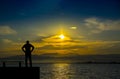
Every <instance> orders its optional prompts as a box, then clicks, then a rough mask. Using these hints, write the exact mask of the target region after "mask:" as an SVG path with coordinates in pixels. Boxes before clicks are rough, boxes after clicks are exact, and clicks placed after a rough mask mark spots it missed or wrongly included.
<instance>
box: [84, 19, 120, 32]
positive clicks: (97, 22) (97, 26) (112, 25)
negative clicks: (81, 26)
mask: <svg viewBox="0 0 120 79" xmlns="http://www.w3.org/2000/svg"><path fill="white" fill-rule="evenodd" d="M85 26H87V27H88V28H89V29H90V31H91V32H92V33H101V32H103V31H116V30H118V31H119V30H120V20H114V21H113V20H104V19H98V18H88V19H85Z"/></svg>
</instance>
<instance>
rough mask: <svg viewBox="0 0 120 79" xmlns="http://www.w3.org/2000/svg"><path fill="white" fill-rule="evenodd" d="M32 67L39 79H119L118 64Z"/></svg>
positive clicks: (55, 64)
mask: <svg viewBox="0 0 120 79" xmlns="http://www.w3.org/2000/svg"><path fill="white" fill-rule="evenodd" d="M7 66H8V67H14V66H18V64H17V65H7ZM22 66H23V67H24V65H22ZM33 67H40V79H120V64H95V63H94V64H93V63H92V64H82V63H79V64H78V63H33Z"/></svg>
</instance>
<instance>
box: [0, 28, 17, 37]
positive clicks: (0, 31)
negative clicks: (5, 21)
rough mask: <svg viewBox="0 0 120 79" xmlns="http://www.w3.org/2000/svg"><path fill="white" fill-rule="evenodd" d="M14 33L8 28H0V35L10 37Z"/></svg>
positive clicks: (14, 32)
mask: <svg viewBox="0 0 120 79" xmlns="http://www.w3.org/2000/svg"><path fill="white" fill-rule="evenodd" d="M16 33H17V32H16V31H15V30H14V29H12V28H11V27H10V26H0V35H12V34H16Z"/></svg>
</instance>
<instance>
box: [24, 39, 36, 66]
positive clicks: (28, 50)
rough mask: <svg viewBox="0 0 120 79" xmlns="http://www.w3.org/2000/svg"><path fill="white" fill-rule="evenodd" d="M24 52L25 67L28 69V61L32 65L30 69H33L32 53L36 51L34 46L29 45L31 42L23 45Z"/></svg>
mask: <svg viewBox="0 0 120 79" xmlns="http://www.w3.org/2000/svg"><path fill="white" fill-rule="evenodd" d="M22 50H23V51H24V52H25V65H26V67H28V60H29V63H30V67H32V59H31V53H32V51H33V50H34V46H33V45H32V44H30V43H29V41H26V44H25V45H23V47H22Z"/></svg>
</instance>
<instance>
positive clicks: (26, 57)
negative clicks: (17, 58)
mask: <svg viewBox="0 0 120 79" xmlns="http://www.w3.org/2000/svg"><path fill="white" fill-rule="evenodd" d="M27 59H28V56H27V55H25V66H26V67H28V64H27Z"/></svg>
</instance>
